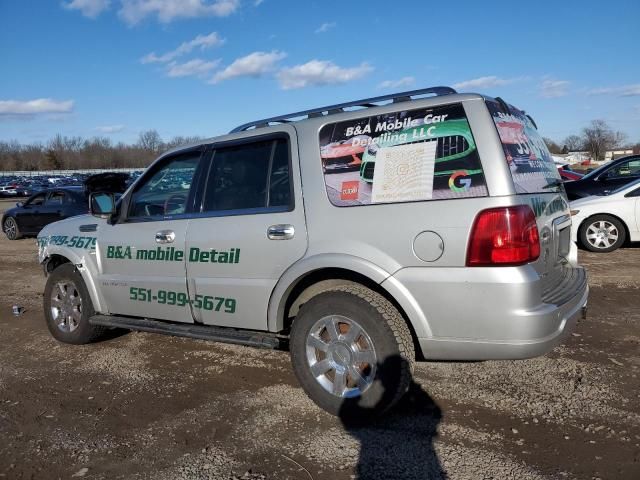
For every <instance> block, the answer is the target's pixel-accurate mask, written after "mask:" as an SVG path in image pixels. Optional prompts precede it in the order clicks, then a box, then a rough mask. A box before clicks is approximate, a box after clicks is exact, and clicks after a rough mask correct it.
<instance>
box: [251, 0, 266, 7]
mask: <svg viewBox="0 0 640 480" xmlns="http://www.w3.org/2000/svg"><path fill="white" fill-rule="evenodd" d="M262 2H264V0H255V1H254V2H253V6H254V7H259V6H260V5H262Z"/></svg>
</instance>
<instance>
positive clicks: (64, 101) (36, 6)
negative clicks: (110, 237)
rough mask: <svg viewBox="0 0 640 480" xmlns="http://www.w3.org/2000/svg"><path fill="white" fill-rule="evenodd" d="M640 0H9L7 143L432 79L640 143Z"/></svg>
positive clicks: (170, 126)
mask: <svg viewBox="0 0 640 480" xmlns="http://www.w3.org/2000/svg"><path fill="white" fill-rule="evenodd" d="M639 18H640V2H639V1H638V0H628V1H615V0H611V1H609V2H595V1H589V0H585V1H581V2H579V1H568V0H567V1H557V0H556V1H553V2H551V1H547V0H538V1H537V2H528V3H525V2H514V1H513V0H511V1H509V2H502V1H492V2H479V1H457V2H425V1H416V2H382V1H372V0H369V1H350V2H347V1H322V2H321V1H315V2H307V1H304V0H297V1H295V0H290V1H287V0H262V1H260V0H53V1H49V0H46V1H45V0H39V1H37V0H24V1H18V0H14V1H11V0H0V61H1V63H0V65H1V66H2V68H1V71H2V74H1V75H0V140H9V139H17V140H18V141H20V142H23V143H31V142H46V141H47V140H48V139H49V138H51V137H52V136H53V135H55V134H57V133H60V134H63V135H80V136H83V137H90V136H96V135H100V136H108V137H110V138H111V139H112V140H114V141H121V140H122V141H125V142H133V141H135V140H136V139H137V137H138V134H139V132H140V131H142V130H147V129H152V128H155V129H157V130H158V132H159V133H160V134H161V136H162V137H163V138H165V139H168V138H170V137H172V136H175V135H199V136H204V137H210V136H214V135H218V134H221V133H225V132H227V131H228V130H230V129H231V128H233V127H235V126H236V125H239V124H241V123H245V122H246V121H250V120H254V119H257V118H261V117H266V116H272V115H277V114H283V113H287V112H291V111H296V110H302V109H306V108H311V107H314V106H320V105H324V104H331V103H336V102H340V101H348V100H354V99H358V98H364V97H368V96H373V95H380V94H383V93H390V92H393V91H402V90H408V89H413V88H420V87H428V86H432V85H453V86H455V87H456V88H458V90H460V91H471V92H480V93H486V94H489V95H494V96H502V97H503V98H505V99H506V100H508V101H509V102H510V103H513V104H514V105H517V106H519V107H520V108H522V109H524V110H526V111H527V112H528V113H530V114H531V115H532V116H533V117H534V118H535V119H536V121H537V123H538V125H539V127H540V130H541V132H542V134H543V135H545V136H548V137H551V138H554V139H557V140H561V139H563V138H564V137H565V136H567V135H569V134H571V133H579V131H580V129H581V128H582V127H584V126H585V125H586V124H587V123H588V122H589V121H590V120H592V119H596V118H602V119H604V120H606V121H608V122H609V123H610V125H611V126H612V127H613V128H614V129H616V130H621V131H623V132H625V133H626V134H627V135H628V136H629V140H630V141H633V142H634V143H636V142H640V62H639V61H638V60H639V59H640V28H639V26H638V19H639Z"/></svg>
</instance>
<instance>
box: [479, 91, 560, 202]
mask: <svg viewBox="0 0 640 480" xmlns="http://www.w3.org/2000/svg"><path fill="white" fill-rule="evenodd" d="M487 107H488V108H489V111H490V112H491V116H492V117H493V121H494V122H495V124H496V127H497V129H498V134H499V135H500V141H501V142H502V147H503V148H504V155H505V157H506V159H507V163H508V164H509V168H510V170H511V176H512V177H513V183H514V185H515V188H516V192H517V193H540V192H553V191H558V190H559V189H561V188H562V186H561V181H562V180H561V178H560V173H558V168H557V167H556V165H555V163H554V161H553V157H552V156H551V153H549V150H548V149H547V145H546V144H545V143H544V140H543V139H542V137H541V136H540V134H539V133H538V130H537V129H536V128H535V127H534V126H533V123H532V122H531V120H529V118H528V117H527V116H526V115H525V114H524V113H523V112H521V111H520V110H518V109H517V108H511V109H510V111H509V113H506V112H505V111H504V110H503V108H502V107H501V106H500V104H499V103H497V102H493V101H487Z"/></svg>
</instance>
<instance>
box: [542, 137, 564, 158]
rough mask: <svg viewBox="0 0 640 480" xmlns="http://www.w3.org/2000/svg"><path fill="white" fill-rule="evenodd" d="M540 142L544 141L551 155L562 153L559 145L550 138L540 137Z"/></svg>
mask: <svg viewBox="0 0 640 480" xmlns="http://www.w3.org/2000/svg"><path fill="white" fill-rule="evenodd" d="M542 140H544V143H545V144H546V145H547V148H548V149H549V152H551V153H553V154H557V153H562V148H561V147H560V145H558V144H557V143H556V142H554V141H553V140H551V139H550V138H547V137H542Z"/></svg>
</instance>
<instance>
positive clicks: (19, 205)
mask: <svg viewBox="0 0 640 480" xmlns="http://www.w3.org/2000/svg"><path fill="white" fill-rule="evenodd" d="M23 206H24V203H23V202H18V203H16V207H23Z"/></svg>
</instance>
